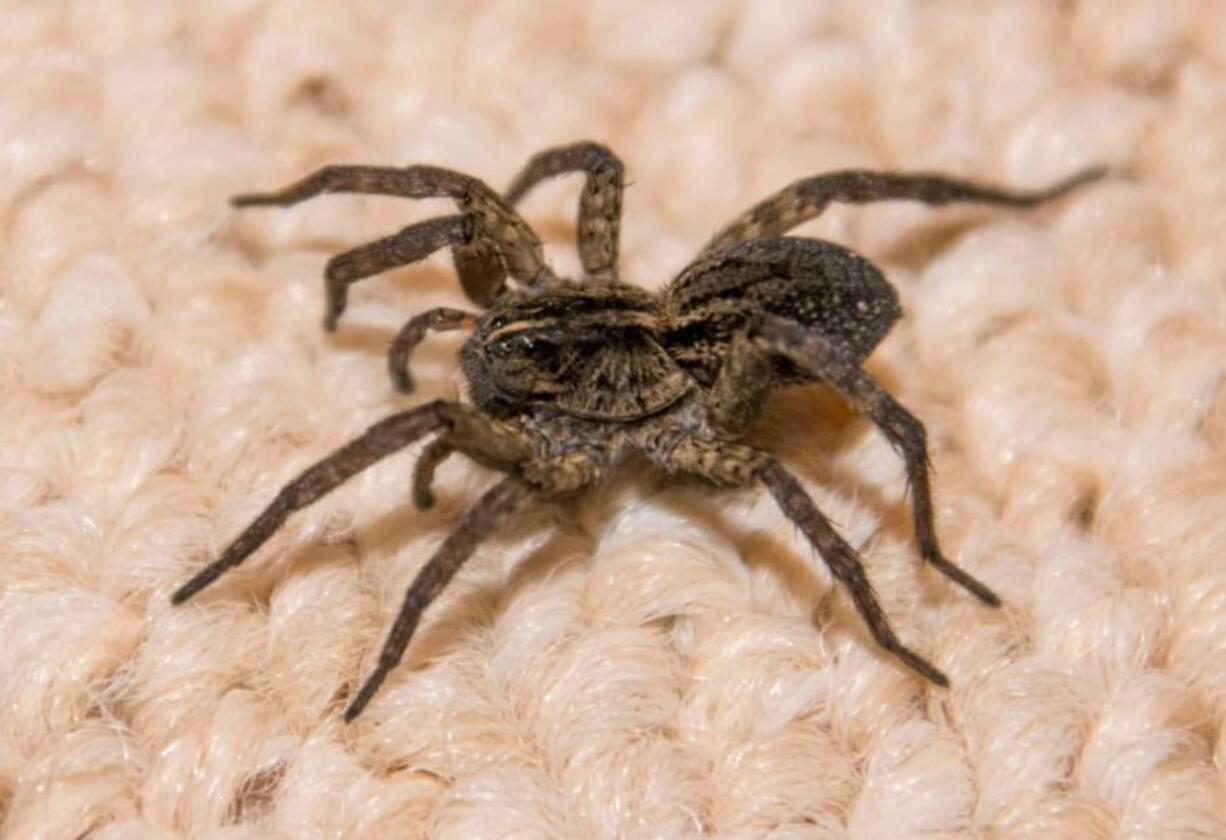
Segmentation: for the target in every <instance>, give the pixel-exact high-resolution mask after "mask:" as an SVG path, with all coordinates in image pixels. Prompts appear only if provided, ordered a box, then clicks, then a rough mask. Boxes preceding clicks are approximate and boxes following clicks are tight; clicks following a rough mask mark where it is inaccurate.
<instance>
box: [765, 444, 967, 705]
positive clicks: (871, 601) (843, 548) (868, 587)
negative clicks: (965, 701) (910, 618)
mask: <svg viewBox="0 0 1226 840" xmlns="http://www.w3.org/2000/svg"><path fill="white" fill-rule="evenodd" d="M757 475H758V478H759V480H760V481H761V482H762V483H763V484H765V485H766V488H767V489H768V490H770V493H771V495H772V496H774V497H775V501H776V502H777V503H778V505H779V507H780V509H781V510H782V511H783V513H784V514H785V515H786V516H787V518H788V519H790V520H792V521H793V522H795V523H796V526H797V527H798V528H800V530H801V531H803V532H804V535H805V536H806V537H808V538H809V542H811V543H812V544H813V545H814V547H816V548H817V551H818V553H819V554H820V555H821V556H822V559H823V560H825V561H826V565H827V566H829V567H830V572H831V573H832V574H833V575H834V576H835V578H836V579H837V580H838V581H839V582H840V583H842V584H843V585H844V586H846V587H847V591H848V592H850V593H851V598H852V601H853V602H854V603H855V605H856V610H857V611H858V612H859V613H860V616H861V617H862V618H863V619H864V623H865V624H867V625H868V629H869V632H870V633H872V634H873V638H874V639H875V640H876V641H877V644H879V645H881V647H883V648H884V649H886V650H888V651H889V652H890V653H892V654H894V655H895V656H897V657H898V658H899V659H900V660H902V662H903V663H904V664H905V665H906V666H907V667H908V668H911V669H912V670H913V671H916V672H918V673H919V674H921V675H923V676H924V677H925V678H927V679H928V680H929V681H931V682H933V683H936V684H937V685H940V686H948V685H949V678H948V677H946V676H945V674H943V673H942V672H941V671H940V670H939V669H937V668H936V667H935V666H934V665H932V664H931V663H930V662H928V660H926V659H924V658H923V657H922V656H920V655H919V654H918V653H915V652H914V651H912V650H911V649H910V648H908V647H907V646H906V645H904V644H903V643H902V642H900V641H899V640H898V636H896V635H895V634H894V631H893V629H892V628H891V627H890V620H889V619H888V618H887V617H886V614H885V611H884V610H883V609H882V608H881V604H880V603H878V601H877V595H876V593H875V592H874V591H873V585H872V583H870V582H869V579H868V575H867V574H865V571H864V563H863V562H861V560H860V557H859V555H857V554H856V550H855V549H854V548H852V547H851V546H850V545H848V544H847V541H846V540H844V539H843V538H842V537H840V536H839V534H838V532H837V531H835V530H834V528H833V527H832V526H831V524H830V520H829V519H827V518H826V517H825V515H824V514H823V513H822V512H821V511H820V510H818V508H817V505H815V504H814V503H813V499H812V498H810V497H809V494H808V493H807V492H805V489H804V487H802V486H801V484H800V482H799V481H797V480H796V477H795V476H793V475H792V474H791V473H789V472H788V471H787V470H785V469H784V468H783V467H782V466H781V465H780V464H779V462H778V461H776V460H774V459H773V458H772V459H768V460H766V461H765V462H764V463H763V464H762V466H761V467H760V468H759V469H758V472H757Z"/></svg>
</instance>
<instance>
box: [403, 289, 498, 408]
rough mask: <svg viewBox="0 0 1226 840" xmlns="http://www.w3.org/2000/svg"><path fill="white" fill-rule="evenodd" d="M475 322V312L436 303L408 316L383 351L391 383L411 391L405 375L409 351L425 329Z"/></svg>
mask: <svg viewBox="0 0 1226 840" xmlns="http://www.w3.org/2000/svg"><path fill="white" fill-rule="evenodd" d="M475 326H477V316H476V315H473V314H472V313H471V312H465V311H463V310H462V309H451V308H450V307H446V306H440V307H438V308H437V309H430V310H428V311H426V312H423V313H421V314H420V315H415V316H414V317H412V318H410V319H409V321H408V323H406V324H405V325H404V326H403V327H401V328H400V332H399V333H397V334H396V338H395V339H394V340H393V341H392V346H391V347H390V348H389V349H388V351H387V369H388V373H389V374H390V375H391V377H392V383H393V384H394V385H395V386H396V389H397V390H398V391H400V392H401V393H402V394H408V393H411V392H412V390H413V378H412V377H411V376H410V375H409V354H410V353H412V352H413V348H415V347H416V346H417V345H418V344H420V343H421V342H422V340H423V339H424V338H425V337H426V334H427V333H429V332H449V331H451V330H461V329H470V330H471V329H472V328H474V327H475Z"/></svg>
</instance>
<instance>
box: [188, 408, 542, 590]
mask: <svg viewBox="0 0 1226 840" xmlns="http://www.w3.org/2000/svg"><path fill="white" fill-rule="evenodd" d="M431 432H441V433H442V435H443V436H444V437H446V438H447V439H448V440H450V441H454V442H455V443H456V444H457V448H459V449H461V450H462V451H464V452H465V453H466V454H469V455H471V456H472V457H473V458H474V459H475V460H477V461H479V462H480V463H482V464H484V465H486V466H489V467H492V468H494V469H498V470H503V471H512V470H514V469H515V468H516V467H517V466H518V464H519V462H520V461H522V460H524V459H526V458H527V457H528V455H529V453H530V449H529V447H528V444H527V443H526V442H525V441H524V440H523V439H522V438H520V437H518V436H517V435H515V434H513V433H512V431H511V430H510V429H509V428H507V427H505V426H504V425H502V424H497V423H495V422H494V421H492V420H489V419H488V418H486V417H484V416H483V415H481V414H479V413H478V412H477V411H476V409H474V408H472V407H471V406H467V405H463V404H461V403H453V402H446V401H444V400H435V401H434V402H430V403H426V404H425V405H422V406H418V407H416V408H411V409H409V410H408V411H402V412H400V413H399V414H393V415H392V416H391V417H388V418H387V419H385V420H381V421H379V422H378V423H376V424H374V425H373V426H371V427H370V428H369V429H367V430H366V432H365V433H364V434H363V435H361V436H360V437H358V438H356V439H355V440H353V441H350V442H349V443H347V444H345V445H344V446H342V447H341V448H340V449H338V450H336V451H335V452H333V453H332V454H331V455H329V456H328V457H327V458H324V459H323V460H322V461H320V462H319V463H317V464H315V465H314V466H312V467H310V468H308V469H307V470H306V471H305V472H303V473H302V474H301V475H299V476H298V477H297V478H295V479H294V480H293V481H291V482H290V483H289V484H287V485H286V486H285V487H284V488H282V490H281V492H279V493H278V494H277V496H276V498H275V499H273V501H272V502H271V503H270V504H269V505H268V507H266V508H265V509H264V511H263V512H262V513H261V514H260V515H259V516H257V517H256V519H255V521H254V522H252V523H251V524H250V525H249V526H247V528H246V529H245V530H244V531H243V532H242V533H241V534H239V535H238V537H237V538H236V539H235V540H234V542H232V543H231V544H230V545H229V546H228V547H227V548H226V550H225V551H223V552H222V554H221V556H220V557H218V558H217V559H216V560H214V561H213V562H212V563H210V564H209V565H207V566H205V567H204V568H203V569H201V570H200V571H199V572H198V573H197V574H196V575H195V576H194V577H193V578H192V579H191V580H189V581H188V582H187V583H185V584H183V586H181V587H180V588H179V589H178V590H176V591H175V593H174V595H172V596H171V601H172V602H173V603H175V604H181V603H183V602H184V601H186V600H187V599H188V598H191V597H192V596H193V595H195V594H196V593H197V592H199V591H200V590H202V589H204V588H205V587H206V586H208V585H209V584H210V583H212V582H213V581H215V580H216V579H217V578H219V577H220V576H221V575H222V574H224V573H225V572H226V571H228V570H229V569H232V568H234V567H235V566H237V565H239V564H240V563H242V562H243V561H244V560H246V559H247V558H248V557H250V556H251V555H252V554H253V553H255V551H256V550H257V549H258V548H259V547H260V546H261V545H263V544H264V543H265V542H267V541H268V539H269V538H270V537H271V536H272V535H273V534H275V533H276V532H277V531H278V530H280V528H281V526H282V525H284V524H285V521H286V520H287V519H288V518H289V516H290V514H292V513H293V512H294V511H297V510H301V509H302V508H304V507H306V506H307V505H310V504H311V503H313V502H315V501H317V500H319V499H320V498H322V497H323V496H325V495H326V494H327V493H329V492H331V491H332V490H334V489H336V488H337V487H339V486H340V485H341V484H343V483H344V482H346V481H347V480H349V479H350V478H352V477H353V476H355V475H357V474H358V473H360V472H362V471H363V470H365V469H366V468H367V467H369V466H371V465H372V464H374V463H375V462H377V461H379V460H382V459H383V458H386V457H387V456H388V455H391V454H393V453H395V452H398V451H400V450H401V449H404V448H405V447H406V446H408V445H409V444H411V443H413V442H415V441H417V440H419V439H421V438H422V437H424V436H425V435H427V434H430V433H431Z"/></svg>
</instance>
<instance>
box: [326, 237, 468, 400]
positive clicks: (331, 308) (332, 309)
mask: <svg viewBox="0 0 1226 840" xmlns="http://www.w3.org/2000/svg"><path fill="white" fill-rule="evenodd" d="M471 234H472V225H471V224H470V223H469V221H468V219H467V217H465V216H443V217H442V218H439V219H430V220H428V221H425V222H419V223H418V224H415V225H409V226H408V227H407V228H405V229H404V230H402V231H400V232H399V233H394V234H392V235H391V236H387V237H384V238H383V239H376V240H375V241H374V242H368V243H366V244H365V245H359V246H358V247H356V248H353V249H352V250H349V251H345V252H343V253H340V254H337V255H336V256H335V257H333V258H332V259H330V260H328V264H327V265H326V266H324V289H325V297H326V306H327V309H326V310H325V311H324V329H326V330H327V331H328V332H332V331H333V330H335V329H336V322H337V321H338V320H339V319H340V317H341V313H343V312H344V311H345V306H346V304H347V303H348V298H349V286H350V284H351V283H356V282H357V281H358V280H363V279H365V278H367V277H370V276H372V275H375V274H380V273H382V272H384V271H387V270H388V269H390V268H396V267H398V266H402V265H409V264H410V263H415V262H417V261H418V260H424V259H425V258H426V257H428V256H430V255H431V254H433V253H434V252H435V251H437V250H439V249H441V248H446V247H448V246H450V247H452V248H458V247H460V246H463V245H464V244H465V243H467V242H468V240H469V237H470V236H471ZM393 378H395V377H394V376H393Z"/></svg>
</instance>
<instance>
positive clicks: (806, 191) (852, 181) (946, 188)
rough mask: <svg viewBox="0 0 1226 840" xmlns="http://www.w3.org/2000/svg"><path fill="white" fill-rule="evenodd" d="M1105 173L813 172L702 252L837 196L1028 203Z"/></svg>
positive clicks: (760, 232)
mask: <svg viewBox="0 0 1226 840" xmlns="http://www.w3.org/2000/svg"><path fill="white" fill-rule="evenodd" d="M1107 173H1108V170H1107V169H1106V168H1105V167H1094V168H1092V169H1085V170H1082V171H1081V172H1078V173H1076V174H1074V175H1072V176H1070V177H1068V178H1065V179H1064V180H1063V181H1059V182H1058V183H1055V184H1052V185H1051V186H1049V187H1046V188H1044V189H1040V190H1009V189H1003V188H1001V187H995V186H990V185H987V184H980V183H976V182H974V181H965V180H959V179H957V178H950V177H948V176H946V175H930V174H922V173H916V174H907V173H901V172H872V171H865V170H848V171H845V172H831V173H828V174H825V175H815V176H813V177H811V178H803V179H801V180H799V181H796V182H794V183H792V184H790V185H788V186H786V187H784V188H783V189H781V190H779V192H777V193H775V194H774V195H772V196H770V197H768V198H765V199H763V200H762V201H760V202H758V203H757V204H755V205H754V206H753V207H751V208H750V209H749V210H747V211H745V212H744V213H742V214H741V215H740V216H739V217H737V218H736V219H735V220H734V221H733V222H732V223H731V224H729V225H728V226H727V227H725V228H724V229H723V230H721V231H720V232H719V233H717V234H716V235H715V236H713V237H712V238H711V241H710V242H708V243H707V244H706V246H705V247H704V248H703V249H702V251H701V253H704V254H705V253H707V252H708V251H712V250H715V249H716V248H722V247H723V246H725V245H732V244H734V243H737V242H744V241H747V240H750V239H758V238H762V237H768V236H778V235H780V234H783V233H786V232H787V231H789V230H791V229H792V228H794V227H796V226H797V225H799V224H802V223H804V222H807V221H808V220H810V219H814V218H816V217H817V216H819V215H820V214H821V212H822V211H823V210H825V209H826V207H827V206H828V205H830V204H831V203H833V202H836V201H838V202H843V203H847V204H868V203H870V202H874V201H895V200H906V201H918V202H921V203H923V204H928V205H942V204H952V203H955V202H970V203H977V204H988V205H996V206H1000V207H1015V208H1027V207H1034V206H1036V205H1038V204H1042V203H1043V202H1046V201H1052V200H1054V199H1057V198H1060V197H1061V196H1064V195H1067V194H1068V193H1070V192H1072V191H1073V190H1075V189H1076V188H1077V187H1080V186H1082V185H1084V184H1090V183H1093V182H1094V181H1097V180H1099V179H1100V178H1102V177H1103V176H1105V175H1106V174H1107Z"/></svg>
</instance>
